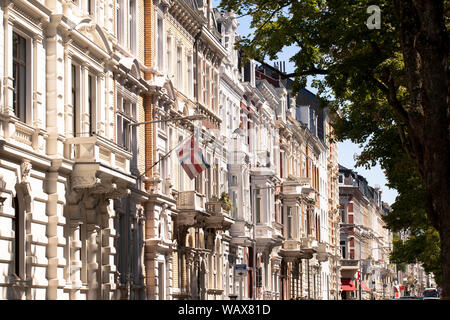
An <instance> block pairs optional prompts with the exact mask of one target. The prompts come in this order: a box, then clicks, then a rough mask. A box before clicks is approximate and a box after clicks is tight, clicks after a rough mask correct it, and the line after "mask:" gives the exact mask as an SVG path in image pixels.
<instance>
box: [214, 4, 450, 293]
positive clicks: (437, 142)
mask: <svg viewBox="0 0 450 320" xmlns="http://www.w3.org/2000/svg"><path fill="white" fill-rule="evenodd" d="M373 2H374V1H368V0H359V1H357V0H329V1H326V0H303V1H301V0H271V1H266V0H222V2H221V5H220V6H221V7H222V8H223V9H225V10H233V11H234V12H236V14H238V15H250V16H251V17H252V22H251V27H252V28H254V29H255V31H254V33H253V35H251V36H250V37H244V38H243V39H242V40H240V41H239V43H238V44H237V45H238V46H239V47H240V49H241V50H242V52H243V53H244V55H245V56H246V57H247V58H251V59H255V60H256V61H258V62H260V63H261V64H267V63H266V61H267V59H269V60H275V59H276V58H277V54H278V53H279V52H280V51H282V49H283V48H284V47H286V46H293V45H294V46H296V47H297V48H298V50H297V51H296V53H295V54H294V55H293V56H292V58H291V61H292V62H293V63H294V64H295V70H294V72H293V73H291V74H287V75H284V76H286V77H290V78H293V80H294V84H293V89H294V90H298V89H300V88H302V87H304V86H305V84H306V80H307V78H308V77H309V76H317V75H322V77H318V78H317V77H316V80H315V82H314V85H315V86H316V87H317V89H318V95H319V96H320V98H321V100H322V101H324V103H326V104H328V105H329V106H330V105H331V106H332V108H331V109H332V111H335V112H337V110H338V109H339V110H340V113H339V114H341V115H342V116H341V117H338V120H337V121H336V133H337V138H338V139H339V140H344V139H347V138H350V139H351V140H352V141H353V142H356V143H360V144H364V143H366V144H365V148H364V151H363V153H362V154H361V156H360V159H361V162H363V163H370V162H375V161H380V163H381V164H382V165H383V164H384V162H383V161H385V163H386V165H387V163H388V162H389V161H393V162H394V163H395V160H396V158H395V157H394V158H392V157H391V156H392V155H390V154H389V153H383V150H384V151H385V150H386V149H387V146H389V141H387V140H386V139H392V137H395V138H396V140H397V141H400V142H399V146H400V147H401V150H402V151H403V153H404V156H405V157H406V159H408V161H409V162H408V163H410V164H411V166H412V167H413V168H414V169H415V172H416V174H417V176H416V177H417V178H418V179H419V181H420V183H421V184H422V186H423V189H422V191H421V192H422V195H423V201H424V202H423V204H424V208H425V212H426V216H427V218H428V221H429V223H431V225H432V226H433V227H434V228H435V229H436V230H437V231H438V233H439V237H440V249H441V255H440V258H441V270H442V288H443V292H444V297H445V298H447V299H448V298H450V210H449V209H448V208H449V207H450V206H449V205H450V203H449V202H450V200H449V199H450V197H449V196H448V193H449V179H448V177H449V176H450V174H449V173H450V172H449V168H450V166H449V157H450V156H449V150H450V143H449V142H450V135H449V116H450V111H449V74H450V73H449V68H448V59H449V56H448V53H449V32H448V26H449V19H448V15H447V14H448V11H449V7H450V6H449V1H447V0H446V1H438V0H392V1H388V0H379V1H376V5H377V6H378V7H379V9H380V13H381V25H380V28H379V29H378V28H375V29H369V27H368V26H367V25H366V21H367V20H368V19H369V18H370V14H373V13H372V12H370V13H368V12H367V9H368V8H369V7H370V6H371V5H372V4H374V3H373ZM369 22H370V20H369ZM370 117H372V119H370ZM368 119H369V121H367V120H368ZM386 143H387V144H386ZM397 160H398V159H397ZM391 165H392V164H391ZM411 177H412V176H411ZM388 178H389V177H388ZM408 214H412V213H411V212H410V213H408Z"/></svg>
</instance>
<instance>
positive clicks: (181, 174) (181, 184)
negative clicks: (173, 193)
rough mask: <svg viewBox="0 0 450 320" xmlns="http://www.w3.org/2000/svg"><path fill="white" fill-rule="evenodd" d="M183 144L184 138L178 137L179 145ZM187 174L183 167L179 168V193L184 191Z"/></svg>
mask: <svg viewBox="0 0 450 320" xmlns="http://www.w3.org/2000/svg"><path fill="white" fill-rule="evenodd" d="M182 142H183V137H182V136H179V137H178V145H181V143H182ZM184 175H185V173H184V169H183V167H182V166H178V191H179V192H181V191H184V179H185V176H184Z"/></svg>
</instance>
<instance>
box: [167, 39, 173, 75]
mask: <svg viewBox="0 0 450 320" xmlns="http://www.w3.org/2000/svg"><path fill="white" fill-rule="evenodd" d="M166 59H167V61H166V64H167V70H166V71H167V73H168V74H169V76H170V75H172V38H171V37H167V40H166Z"/></svg>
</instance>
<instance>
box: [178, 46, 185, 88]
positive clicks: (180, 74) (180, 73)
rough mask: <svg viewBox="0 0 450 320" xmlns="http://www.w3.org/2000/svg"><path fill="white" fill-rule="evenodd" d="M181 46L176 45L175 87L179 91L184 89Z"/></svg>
mask: <svg viewBox="0 0 450 320" xmlns="http://www.w3.org/2000/svg"><path fill="white" fill-rule="evenodd" d="M182 52H183V51H182V49H181V47H179V46H178V47H177V88H178V90H180V91H184V88H183V61H182V59H183V56H182Z"/></svg>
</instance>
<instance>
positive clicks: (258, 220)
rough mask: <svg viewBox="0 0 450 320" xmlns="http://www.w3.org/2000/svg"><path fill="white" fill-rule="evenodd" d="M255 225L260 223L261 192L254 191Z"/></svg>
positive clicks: (258, 190)
mask: <svg viewBox="0 0 450 320" xmlns="http://www.w3.org/2000/svg"><path fill="white" fill-rule="evenodd" d="M255 193H256V223H261V190H260V189H256V190H255Z"/></svg>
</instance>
